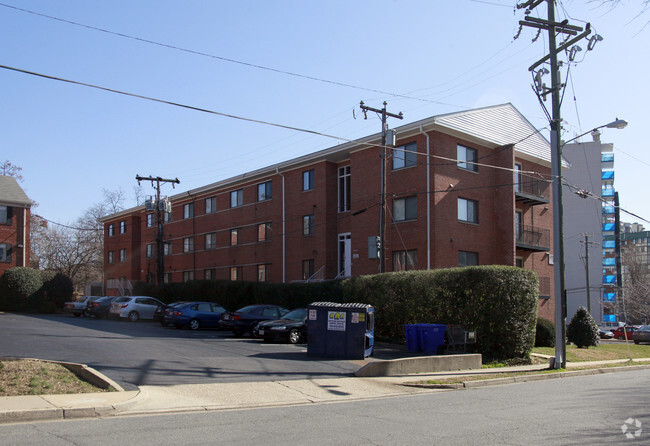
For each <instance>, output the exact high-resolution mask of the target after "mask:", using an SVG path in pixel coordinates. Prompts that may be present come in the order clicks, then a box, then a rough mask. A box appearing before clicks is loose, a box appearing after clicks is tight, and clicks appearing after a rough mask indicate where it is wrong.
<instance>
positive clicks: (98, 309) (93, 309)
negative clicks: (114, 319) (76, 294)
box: [86, 296, 118, 319]
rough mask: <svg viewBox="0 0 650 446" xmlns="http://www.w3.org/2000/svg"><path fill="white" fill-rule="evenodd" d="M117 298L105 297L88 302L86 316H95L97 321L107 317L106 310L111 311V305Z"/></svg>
mask: <svg viewBox="0 0 650 446" xmlns="http://www.w3.org/2000/svg"><path fill="white" fill-rule="evenodd" d="M117 297H118V296H105V297H100V298H99V299H97V300H92V301H91V300H89V301H88V303H87V304H86V314H87V315H88V316H95V317H96V318H97V319H101V318H103V317H106V316H108V310H110V309H111V303H112V302H113V301H114V300H115V299H117Z"/></svg>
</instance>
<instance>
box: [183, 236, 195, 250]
mask: <svg viewBox="0 0 650 446" xmlns="http://www.w3.org/2000/svg"><path fill="white" fill-rule="evenodd" d="M193 251H194V237H185V238H184V239H183V252H185V253H187V252H193Z"/></svg>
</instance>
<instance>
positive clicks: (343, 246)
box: [338, 232, 352, 277]
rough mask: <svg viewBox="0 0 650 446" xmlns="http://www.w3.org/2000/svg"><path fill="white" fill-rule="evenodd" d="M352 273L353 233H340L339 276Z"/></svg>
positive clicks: (346, 275) (347, 275)
mask: <svg viewBox="0 0 650 446" xmlns="http://www.w3.org/2000/svg"><path fill="white" fill-rule="evenodd" d="M351 275H352V235H351V234H350V233H349V232H348V233H347V234H339V274H338V276H339V277H349V276H351Z"/></svg>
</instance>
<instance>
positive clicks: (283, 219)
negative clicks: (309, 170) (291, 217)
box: [275, 167, 287, 283]
mask: <svg viewBox="0 0 650 446" xmlns="http://www.w3.org/2000/svg"><path fill="white" fill-rule="evenodd" d="M275 173H277V174H278V175H280V176H281V177H282V283H285V282H286V276H285V267H286V261H287V258H286V254H285V253H286V251H285V250H286V241H287V239H286V231H285V227H284V225H285V221H286V220H285V218H284V175H282V174H281V173H280V168H279V167H276V168H275Z"/></svg>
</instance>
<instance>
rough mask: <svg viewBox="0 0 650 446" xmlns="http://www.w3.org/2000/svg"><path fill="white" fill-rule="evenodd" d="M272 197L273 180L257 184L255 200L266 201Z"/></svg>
mask: <svg viewBox="0 0 650 446" xmlns="http://www.w3.org/2000/svg"><path fill="white" fill-rule="evenodd" d="M271 198H273V181H271V180H269V181H265V182H264V183H260V184H258V185H257V201H268V200H270V199H271Z"/></svg>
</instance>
